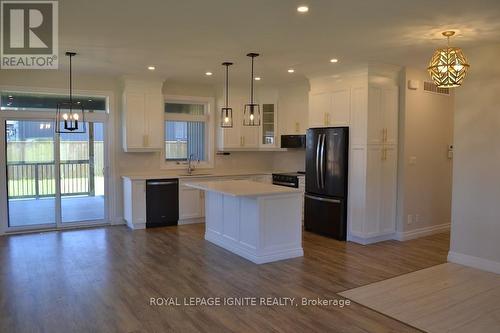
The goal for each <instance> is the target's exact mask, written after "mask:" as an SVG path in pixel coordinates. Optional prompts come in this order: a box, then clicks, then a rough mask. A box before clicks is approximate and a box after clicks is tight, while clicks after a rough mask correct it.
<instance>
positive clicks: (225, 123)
mask: <svg viewBox="0 0 500 333" xmlns="http://www.w3.org/2000/svg"><path fill="white" fill-rule="evenodd" d="M232 64H233V63H232V62H223V63H222V66H226V105H225V106H224V107H223V108H221V110H220V127H222V128H231V127H233V109H232V108H230V107H229V106H228V104H229V66H231V65H232Z"/></svg>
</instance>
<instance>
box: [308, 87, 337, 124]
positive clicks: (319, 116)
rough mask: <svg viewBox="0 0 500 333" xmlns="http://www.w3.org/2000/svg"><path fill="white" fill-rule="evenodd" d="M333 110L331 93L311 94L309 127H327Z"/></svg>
mask: <svg viewBox="0 0 500 333" xmlns="http://www.w3.org/2000/svg"><path fill="white" fill-rule="evenodd" d="M331 108H332V96H331V93H330V92H321V93H311V94H310V95H309V127H324V126H327V125H328V117H329V112H330V110H331Z"/></svg>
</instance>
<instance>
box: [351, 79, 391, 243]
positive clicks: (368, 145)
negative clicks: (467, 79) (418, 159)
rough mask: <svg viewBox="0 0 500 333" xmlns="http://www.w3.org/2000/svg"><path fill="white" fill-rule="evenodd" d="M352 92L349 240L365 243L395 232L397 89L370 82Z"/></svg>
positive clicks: (388, 236)
mask: <svg viewBox="0 0 500 333" xmlns="http://www.w3.org/2000/svg"><path fill="white" fill-rule="evenodd" d="M353 91H354V90H353ZM353 96H356V98H357V100H356V101H353V102H352V104H353V105H356V106H357V107H356V108H357V110H356V109H353V113H352V118H351V120H352V123H351V136H353V135H354V138H353V140H352V142H351V148H350V157H349V158H350V162H349V163H350V165H351V168H350V171H349V172H350V174H349V199H348V200H349V205H348V206H349V213H348V221H349V222H348V224H349V239H350V240H353V241H356V242H359V243H362V244H368V243H373V242H377V241H381V240H386V239H391V238H392V237H393V234H394V232H395V231H396V200H397V192H396V190H397V149H398V148H397V147H398V146H397V131H398V88H397V86H390V85H381V86H378V85H373V84H371V85H368V87H367V88H365V89H364V90H362V89H359V88H358V89H357V92H356V94H353ZM365 96H367V98H368V99H367V100H366V101H365V100H364V99H365ZM363 106H364V107H365V109H364V110H365V111H364V112H363Z"/></svg>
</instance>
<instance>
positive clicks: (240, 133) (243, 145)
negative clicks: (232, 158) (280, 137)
mask: <svg viewBox="0 0 500 333" xmlns="http://www.w3.org/2000/svg"><path fill="white" fill-rule="evenodd" d="M266 105H267V106H266V109H269V105H272V106H273V117H274V120H273V126H274V129H273V131H274V138H273V143H272V144H264V143H263V142H261V141H262V140H261V137H263V136H264V134H263V126H264V114H263V109H264V105H261V125H260V126H243V118H242V115H241V112H237V111H235V110H233V127H232V128H221V127H220V126H218V149H220V150H231V149H235V150H238V149H245V150H252V149H255V150H258V149H259V148H264V147H265V148H270V147H275V146H276V138H277V108H276V105H275V104H266ZM219 116H220V115H219ZM219 123H220V120H218V122H217V124H219ZM267 125H269V124H267Z"/></svg>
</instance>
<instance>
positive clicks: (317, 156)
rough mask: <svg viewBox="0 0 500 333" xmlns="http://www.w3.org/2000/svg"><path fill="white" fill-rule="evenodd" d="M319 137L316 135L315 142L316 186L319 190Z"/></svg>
mask: <svg viewBox="0 0 500 333" xmlns="http://www.w3.org/2000/svg"><path fill="white" fill-rule="evenodd" d="M321 135H322V134H320V135H318V140H317V141H316V185H317V187H318V188H319V187H320V183H319V180H320V179H319V154H320V147H321Z"/></svg>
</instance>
